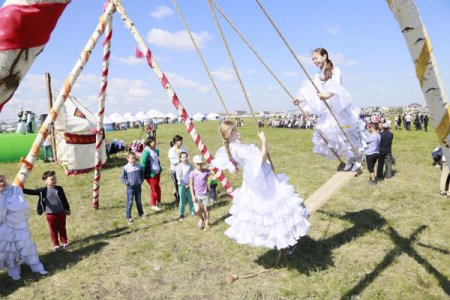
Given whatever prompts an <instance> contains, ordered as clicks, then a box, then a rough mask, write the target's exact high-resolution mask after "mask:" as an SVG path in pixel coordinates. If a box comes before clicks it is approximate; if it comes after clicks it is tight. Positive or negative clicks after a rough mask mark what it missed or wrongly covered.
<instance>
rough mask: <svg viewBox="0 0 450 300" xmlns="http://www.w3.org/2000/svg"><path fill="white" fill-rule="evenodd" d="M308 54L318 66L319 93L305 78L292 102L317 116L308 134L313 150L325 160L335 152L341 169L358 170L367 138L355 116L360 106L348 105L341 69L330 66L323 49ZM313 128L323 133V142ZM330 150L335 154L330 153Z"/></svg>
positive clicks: (316, 79) (357, 114)
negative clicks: (318, 116)
mask: <svg viewBox="0 0 450 300" xmlns="http://www.w3.org/2000/svg"><path fill="white" fill-rule="evenodd" d="M311 56H312V61H313V63H314V64H315V65H316V66H317V67H319V71H318V72H317V73H316V75H315V76H314V79H313V82H314V84H315V86H316V87H317V88H318V89H319V91H320V92H319V93H317V90H316V88H315V87H314V86H313V84H312V83H311V82H310V81H309V80H305V81H304V82H303V83H302V85H301V87H300V91H299V96H298V99H296V100H294V104H295V105H300V107H301V108H302V109H304V110H306V111H308V112H309V113H311V114H318V115H320V118H319V120H318V121H317V124H316V131H315V132H314V134H313V137H312V142H313V144H314V147H313V152H314V153H318V154H321V155H322V156H325V157H326V158H329V159H335V158H336V154H337V155H338V156H339V157H345V158H346V160H347V161H346V164H345V166H344V171H350V170H351V171H358V170H359V169H360V168H361V163H360V162H361V159H362V154H363V151H364V148H365V147H366V143H365V140H366V137H367V135H366V133H365V125H364V122H363V121H362V120H361V119H360V117H359V113H360V109H359V108H358V107H356V106H354V105H353V104H352V101H351V96H350V94H349V93H348V91H347V90H346V89H345V88H344V87H343V86H342V74H341V70H340V69H339V68H338V67H335V66H334V65H333V62H332V61H331V60H330V58H329V56H328V52H327V50H325V49H324V48H317V49H315V50H314V51H313V52H312V54H311ZM324 101H327V103H328V105H329V106H330V107H331V109H332V111H333V112H334V114H335V115H336V117H337V119H338V121H339V122H340V125H341V126H342V128H343V129H344V130H345V132H346V134H347V137H348V139H349V140H347V138H346V137H345V135H344V134H343V133H342V130H341V129H340V128H339V124H338V123H337V122H336V120H335V118H334V117H333V115H332V114H331V112H330V111H329V110H328V108H327V107H326V105H325V103H324ZM317 130H318V131H320V132H321V133H322V134H323V136H324V137H325V139H326V141H325V140H324V139H323V138H322V137H321V136H320V134H319V133H318V132H317ZM327 142H328V143H327ZM352 145H353V147H354V148H355V150H356V152H357V156H356V155H355V151H354V149H353V148H352ZM333 150H334V152H335V153H336V154H335V153H333Z"/></svg>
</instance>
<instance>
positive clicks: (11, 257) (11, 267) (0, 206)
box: [0, 174, 47, 280]
mask: <svg viewBox="0 0 450 300" xmlns="http://www.w3.org/2000/svg"><path fill="white" fill-rule="evenodd" d="M28 210H29V206H28V203H27V201H25V199H24V197H23V192H22V190H21V189H20V188H19V187H17V186H11V185H8V182H7V181H6V177H5V176H4V175H2V174H0V270H3V269H6V270H7V271H8V275H9V276H10V277H11V278H12V279H13V280H19V279H20V273H21V270H20V269H21V268H20V265H21V264H27V265H29V266H30V267H31V271H33V272H36V273H40V274H43V275H45V274H47V271H46V270H45V269H44V266H43V265H42V264H41V262H40V261H39V256H38V253H37V249H36V244H35V243H33V241H32V240H31V235H30V231H29V229H28V217H29V212H28Z"/></svg>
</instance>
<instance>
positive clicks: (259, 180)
mask: <svg viewBox="0 0 450 300" xmlns="http://www.w3.org/2000/svg"><path fill="white" fill-rule="evenodd" d="M230 150H231V154H232V156H233V159H234V160H235V161H236V162H237V163H238V164H239V166H240V167H241V168H242V169H243V183H242V186H241V187H240V188H238V189H236V190H235V191H234V192H233V194H232V195H233V205H232V206H231V208H230V214H231V216H230V217H228V218H227V219H226V220H225V222H226V223H228V224H229V225H231V226H230V227H229V228H228V229H227V230H226V231H225V235H227V236H228V237H230V238H231V239H233V240H235V241H236V242H238V243H239V244H246V245H250V246H264V247H267V248H271V249H274V248H276V249H284V248H287V247H289V246H293V245H295V244H296V243H297V240H298V239H299V238H300V237H302V236H305V235H306V234H307V232H308V229H309V227H310V226H311V224H310V223H309V222H308V212H307V211H306V209H305V208H304V206H303V204H302V202H303V199H302V198H300V197H299V196H298V194H296V193H295V192H294V187H293V186H292V185H289V184H288V183H287V181H288V177H287V176H286V175H285V174H274V173H273V171H272V169H271V166H270V164H269V163H267V162H263V161H262V157H261V152H260V150H259V149H258V148H257V147H256V146H255V145H244V144H240V143H237V142H233V143H230ZM212 164H213V166H216V167H218V168H219V169H221V170H223V169H228V170H230V171H231V172H233V171H235V168H234V166H233V164H232V163H231V162H230V160H229V159H228V156H227V153H226V150H225V148H224V147H221V148H219V150H218V151H217V154H216V157H215V159H214V160H213V161H212Z"/></svg>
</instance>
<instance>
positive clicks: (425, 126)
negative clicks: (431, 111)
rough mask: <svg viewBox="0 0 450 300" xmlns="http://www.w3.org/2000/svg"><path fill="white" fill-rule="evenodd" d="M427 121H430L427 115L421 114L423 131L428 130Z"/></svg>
mask: <svg viewBox="0 0 450 300" xmlns="http://www.w3.org/2000/svg"><path fill="white" fill-rule="evenodd" d="M428 121H430V118H429V117H428V114H425V115H424V116H423V128H424V129H425V132H428Z"/></svg>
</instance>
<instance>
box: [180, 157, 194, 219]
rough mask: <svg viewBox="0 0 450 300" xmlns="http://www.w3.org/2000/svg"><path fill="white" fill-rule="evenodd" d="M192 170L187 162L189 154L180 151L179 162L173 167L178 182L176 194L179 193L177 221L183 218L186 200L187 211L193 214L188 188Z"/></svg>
mask: <svg viewBox="0 0 450 300" xmlns="http://www.w3.org/2000/svg"><path fill="white" fill-rule="evenodd" d="M193 170H194V168H193V167H192V165H191V164H190V163H189V156H188V154H187V153H186V152H181V153H180V163H179V164H178V166H176V167H175V173H176V176H177V182H178V195H180V216H179V217H178V220H179V221H183V219H184V210H185V206H186V202H187V203H188V204H189V211H190V212H191V215H195V210H194V204H193V202H192V197H191V193H190V190H189V178H190V177H189V176H190V174H191V172H192V171H193Z"/></svg>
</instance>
